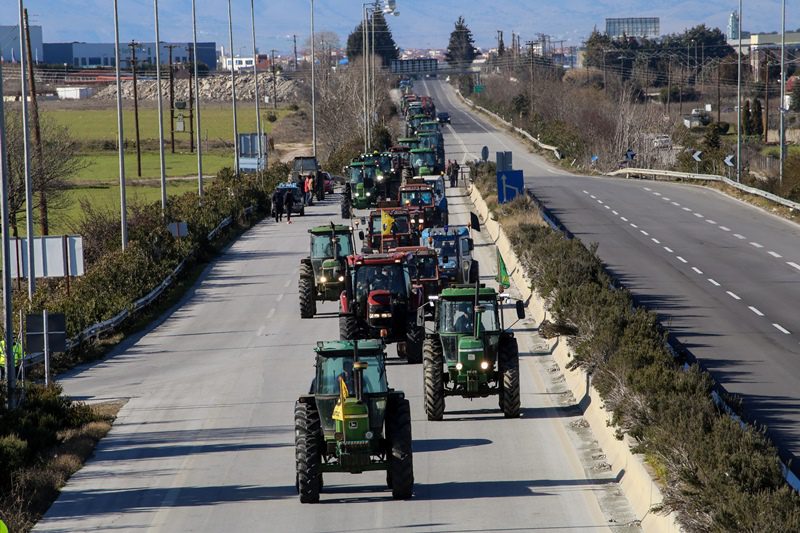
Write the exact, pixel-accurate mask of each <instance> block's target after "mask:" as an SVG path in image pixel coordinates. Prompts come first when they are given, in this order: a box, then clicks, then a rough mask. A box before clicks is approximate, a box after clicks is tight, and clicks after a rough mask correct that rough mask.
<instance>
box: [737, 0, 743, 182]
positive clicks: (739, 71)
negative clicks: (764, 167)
mask: <svg viewBox="0 0 800 533" xmlns="http://www.w3.org/2000/svg"><path fill="white" fill-rule="evenodd" d="M738 32H739V55H738V57H737V58H736V64H737V76H736V181H737V182H738V183H741V182H742V0H739V28H738Z"/></svg>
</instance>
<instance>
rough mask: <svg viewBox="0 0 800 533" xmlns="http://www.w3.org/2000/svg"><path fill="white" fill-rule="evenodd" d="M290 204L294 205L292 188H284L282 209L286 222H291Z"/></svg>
mask: <svg viewBox="0 0 800 533" xmlns="http://www.w3.org/2000/svg"><path fill="white" fill-rule="evenodd" d="M292 206H294V194H292V189H286V194H284V195H283V210H284V211H286V223H287V224H291V223H292Z"/></svg>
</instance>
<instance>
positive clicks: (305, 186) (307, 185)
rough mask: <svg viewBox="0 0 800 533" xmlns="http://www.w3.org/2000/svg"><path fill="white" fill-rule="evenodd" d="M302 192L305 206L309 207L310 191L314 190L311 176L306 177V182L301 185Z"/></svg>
mask: <svg viewBox="0 0 800 533" xmlns="http://www.w3.org/2000/svg"><path fill="white" fill-rule="evenodd" d="M303 190H304V192H305V193H306V194H305V198H306V205H311V201H312V200H311V191H313V190H314V181H313V180H312V179H311V176H310V175H309V176H306V181H305V183H304V184H303Z"/></svg>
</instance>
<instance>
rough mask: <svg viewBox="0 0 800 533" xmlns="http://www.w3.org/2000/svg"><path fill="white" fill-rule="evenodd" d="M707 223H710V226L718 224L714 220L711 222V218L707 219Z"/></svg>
mask: <svg viewBox="0 0 800 533" xmlns="http://www.w3.org/2000/svg"><path fill="white" fill-rule="evenodd" d="M706 222H708V223H709V224H716V222H714V221H713V220H711V219H710V218H707V219H706Z"/></svg>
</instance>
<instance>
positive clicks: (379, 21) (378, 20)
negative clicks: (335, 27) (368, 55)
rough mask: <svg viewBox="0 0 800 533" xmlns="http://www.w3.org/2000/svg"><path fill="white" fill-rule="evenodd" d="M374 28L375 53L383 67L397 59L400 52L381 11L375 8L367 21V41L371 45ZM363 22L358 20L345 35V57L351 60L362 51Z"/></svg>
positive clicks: (359, 55)
mask: <svg viewBox="0 0 800 533" xmlns="http://www.w3.org/2000/svg"><path fill="white" fill-rule="evenodd" d="M373 27H374V30H375V54H376V55H378V56H380V58H381V63H382V64H383V66H384V67H388V66H390V65H391V63H392V60H393V59H397V58H398V57H399V56H400V54H399V52H398V50H397V43H395V42H394V37H393V36H392V31H391V30H390V29H389V25H388V24H387V23H386V17H384V15H383V12H382V11H380V10H376V11H375V12H374V13H372V15H371V17H370V19H369V20H368V21H367V40H368V41H367V42H368V43H369V45H370V46H372V31H373ZM363 30H364V22H363V21H362V22H360V23H359V24H358V26H356V28H355V29H354V30H353V32H352V33H351V34H350V35H348V36H347V59H349V60H350V61H353V60H354V59H355V58H357V57H361V56H362V55H363V53H364V51H363V49H362V47H363V45H364V39H363Z"/></svg>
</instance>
